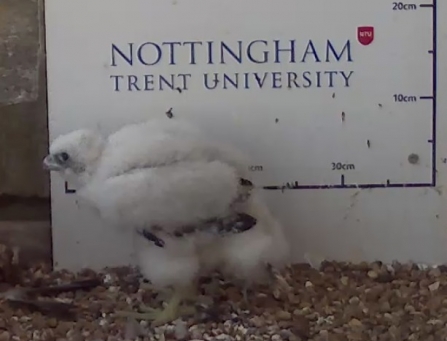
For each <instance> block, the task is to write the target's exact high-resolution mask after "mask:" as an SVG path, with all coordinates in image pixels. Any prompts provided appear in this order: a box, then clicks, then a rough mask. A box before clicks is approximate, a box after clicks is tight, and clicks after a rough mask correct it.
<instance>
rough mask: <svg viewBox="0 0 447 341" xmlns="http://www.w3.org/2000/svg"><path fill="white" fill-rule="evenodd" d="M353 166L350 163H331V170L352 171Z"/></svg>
mask: <svg viewBox="0 0 447 341" xmlns="http://www.w3.org/2000/svg"><path fill="white" fill-rule="evenodd" d="M353 169H355V165H354V164H352V163H342V162H332V170H353Z"/></svg>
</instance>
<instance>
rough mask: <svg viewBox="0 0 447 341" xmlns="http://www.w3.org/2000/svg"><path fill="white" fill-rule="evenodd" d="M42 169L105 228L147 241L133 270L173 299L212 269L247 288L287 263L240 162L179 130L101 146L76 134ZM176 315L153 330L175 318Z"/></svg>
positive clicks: (275, 228) (148, 125) (162, 125)
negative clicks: (70, 187)
mask: <svg viewBox="0 0 447 341" xmlns="http://www.w3.org/2000/svg"><path fill="white" fill-rule="evenodd" d="M44 164H45V165H46V167H47V168H48V169H50V170H53V171H57V172H59V173H60V174H61V175H62V176H63V177H64V178H65V179H67V180H71V181H75V184H76V186H77V193H78V195H80V196H81V197H82V198H84V199H85V200H86V201H87V202H88V203H90V205H92V206H93V207H95V208H97V209H98V210H99V212H100V214H101V216H102V218H104V219H105V220H106V221H107V222H109V223H111V224H114V225H118V226H126V227H129V228H132V229H134V230H135V231H139V232H140V233H141V234H142V235H143V236H144V237H145V238H140V239H139V250H138V255H139V266H140V269H141V271H142V273H143V275H144V276H145V277H146V278H147V279H149V280H150V281H151V282H152V284H154V285H155V286H156V287H158V288H160V289H162V288H164V287H166V286H174V287H175V288H177V289H176V290H177V292H180V291H181V289H180V288H189V287H190V286H191V285H193V284H194V281H195V280H196V279H197V276H199V274H200V273H202V272H204V271H205V272H206V271H211V270H214V269H216V268H217V269H220V270H223V271H224V272H225V273H227V274H229V275H230V276H233V277H235V278H238V279H240V280H243V281H245V282H247V283H249V282H253V281H256V280H258V279H261V278H262V277H263V276H264V275H265V270H266V264H271V265H273V266H275V267H281V266H282V265H285V262H287V260H288V252H289V248H288V244H287V242H286V239H285V237H284V234H283V233H284V232H283V229H282V226H281V225H280V224H279V222H277V221H276V220H275V219H274V217H273V216H272V214H271V213H270V211H269V209H268V208H267V206H266V205H265V204H264V202H263V201H262V199H261V197H260V195H259V193H258V190H257V189H255V188H253V185H252V183H251V181H250V179H249V172H248V163H247V159H246V157H245V156H244V155H243V154H242V153H240V152H239V151H237V150H234V149H232V148H229V147H226V146H225V147H224V146H222V145H220V144H217V143H214V142H212V141H210V140H208V139H206V138H205V137H204V136H202V135H201V133H200V131H199V130H198V129H196V128H195V127H193V126H191V125H190V124H188V123H186V122H182V121H177V120H163V121H162V120H151V121H147V122H144V123H140V124H131V125H127V126H125V127H123V128H121V129H120V130H118V131H117V132H115V133H113V134H111V135H110V136H109V137H108V138H103V137H101V136H100V135H99V134H98V133H95V132H94V131H89V130H79V131H75V132H72V133H69V134H66V135H63V136H60V137H58V138H57V139H55V140H54V141H53V142H52V143H51V146H50V154H49V155H48V156H47V157H46V158H45V160H44ZM247 217H248V218H247ZM253 218H254V219H253ZM188 290H189V289H188ZM183 294H185V293H184V290H183ZM174 296H175V295H174ZM174 306H175V307H174V308H172V307H173V306H171V308H172V309H171V310H172V311H169V312H168V313H169V314H168V315H169V316H168V317H167V315H166V313H165V314H164V315H163V314H162V315H163V316H162V317H161V320H160V316H158V318H159V319H158V320H159V321H166V319H168V318H173V317H174V316H173V314H174V313H173V310H178V307H177V305H176V304H174Z"/></svg>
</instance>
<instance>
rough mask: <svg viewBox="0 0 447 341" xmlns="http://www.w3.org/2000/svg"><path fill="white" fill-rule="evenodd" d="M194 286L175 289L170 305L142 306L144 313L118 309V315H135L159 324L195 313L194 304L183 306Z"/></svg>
mask: <svg viewBox="0 0 447 341" xmlns="http://www.w3.org/2000/svg"><path fill="white" fill-rule="evenodd" d="M191 289H192V288H190V287H188V288H177V289H174V292H173V295H172V297H171V299H170V300H169V302H168V305H167V306H166V307H165V308H164V309H163V310H160V309H153V308H151V307H146V306H141V307H140V310H142V311H144V312H142V313H139V312H132V311H117V312H116V315H117V316H125V317H133V318H135V319H139V320H152V326H154V327H155V326H159V325H162V324H166V323H169V322H172V321H174V320H176V319H177V318H179V317H181V316H183V315H191V314H193V313H195V307H194V306H183V307H182V306H181V304H182V303H183V301H184V300H186V299H188V298H190V297H191V293H192V291H191Z"/></svg>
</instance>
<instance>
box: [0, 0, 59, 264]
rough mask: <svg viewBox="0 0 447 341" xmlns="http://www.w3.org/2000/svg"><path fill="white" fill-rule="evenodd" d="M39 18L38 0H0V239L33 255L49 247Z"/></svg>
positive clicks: (42, 47)
mask: <svg viewBox="0 0 447 341" xmlns="http://www.w3.org/2000/svg"><path fill="white" fill-rule="evenodd" d="M43 19H44V16H43V0H1V1H0V243H4V244H17V245H19V246H21V247H22V248H23V252H24V254H25V255H28V254H32V257H33V258H34V257H36V256H37V257H40V256H43V257H48V256H49V250H50V249H51V238H50V223H49V217H50V206H49V177H48V174H47V173H46V172H45V171H44V170H43V169H42V166H41V165H42V159H43V157H44V155H45V154H46V151H47V148H48V147H47V145H48V127H47V126H48V125H47V107H46V80H45V43H44V24H43V23H44V20H43ZM31 241H33V242H31ZM36 252H37V254H36Z"/></svg>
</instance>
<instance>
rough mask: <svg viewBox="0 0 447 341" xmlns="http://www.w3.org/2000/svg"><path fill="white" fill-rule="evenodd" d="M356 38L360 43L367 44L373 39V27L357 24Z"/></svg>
mask: <svg viewBox="0 0 447 341" xmlns="http://www.w3.org/2000/svg"><path fill="white" fill-rule="evenodd" d="M357 40H358V41H359V43H360V44H362V45H369V44H371V43H372V42H373V40H374V27H372V26H359V27H357Z"/></svg>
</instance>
